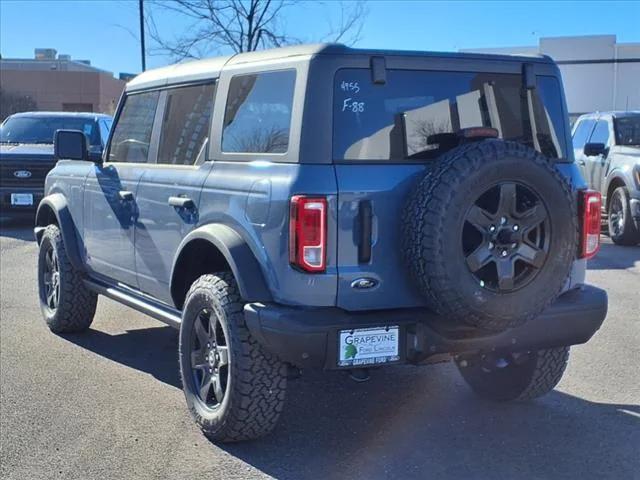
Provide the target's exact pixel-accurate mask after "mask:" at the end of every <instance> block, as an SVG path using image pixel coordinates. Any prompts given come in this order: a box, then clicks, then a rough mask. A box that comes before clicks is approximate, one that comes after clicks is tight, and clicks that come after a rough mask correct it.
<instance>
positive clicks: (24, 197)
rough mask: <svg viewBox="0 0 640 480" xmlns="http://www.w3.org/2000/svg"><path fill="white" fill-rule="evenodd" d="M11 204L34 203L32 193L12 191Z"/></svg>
mask: <svg viewBox="0 0 640 480" xmlns="http://www.w3.org/2000/svg"><path fill="white" fill-rule="evenodd" d="M11 205H33V194H32V193H12V194H11Z"/></svg>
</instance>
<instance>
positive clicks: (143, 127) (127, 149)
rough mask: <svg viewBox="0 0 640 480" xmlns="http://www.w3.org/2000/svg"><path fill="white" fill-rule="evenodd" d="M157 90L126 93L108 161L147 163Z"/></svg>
mask: <svg viewBox="0 0 640 480" xmlns="http://www.w3.org/2000/svg"><path fill="white" fill-rule="evenodd" d="M158 96H159V92H158V91H155V92H144V93H137V94H134V95H128V96H127V97H126V98H125V101H124V106H123V107H122V110H121V111H120V115H119V116H118V120H117V121H116V123H115V125H114V127H113V128H114V131H113V135H112V137H111V145H110V146H109V161H110V162H128V163H146V162H147V161H148V158H149V144H150V142H151V131H152V130H153V119H154V118H155V115H156V107H157V106H158Z"/></svg>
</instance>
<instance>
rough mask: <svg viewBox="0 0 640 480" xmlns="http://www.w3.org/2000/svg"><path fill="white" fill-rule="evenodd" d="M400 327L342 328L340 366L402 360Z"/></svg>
mask: <svg viewBox="0 0 640 480" xmlns="http://www.w3.org/2000/svg"><path fill="white" fill-rule="evenodd" d="M399 338H400V335H399V327H398V326H397V325H394V326H389V327H375V328H358V329H355V330H340V333H339V335H338V352H339V353H338V366H339V367H350V366H361V365H377V364H381V363H389V362H395V361H398V360H400V356H399V354H398V339H399Z"/></svg>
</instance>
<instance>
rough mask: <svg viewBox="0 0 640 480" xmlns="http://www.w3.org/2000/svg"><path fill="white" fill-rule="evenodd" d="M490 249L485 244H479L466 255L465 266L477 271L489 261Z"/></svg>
mask: <svg viewBox="0 0 640 480" xmlns="http://www.w3.org/2000/svg"><path fill="white" fill-rule="evenodd" d="M491 257H492V256H491V250H489V247H488V246H487V245H485V244H482V245H480V246H479V247H478V248H476V249H475V250H474V251H473V252H471V253H470V254H469V256H468V257H467V266H468V267H469V269H470V270H471V271H472V272H474V273H475V272H477V271H478V270H480V269H481V268H482V267H484V266H485V265H487V264H488V263H489V262H490V261H491Z"/></svg>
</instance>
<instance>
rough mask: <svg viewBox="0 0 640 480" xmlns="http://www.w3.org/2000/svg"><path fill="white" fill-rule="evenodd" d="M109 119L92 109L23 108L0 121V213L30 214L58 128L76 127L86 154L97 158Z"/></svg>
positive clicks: (39, 197)
mask: <svg viewBox="0 0 640 480" xmlns="http://www.w3.org/2000/svg"><path fill="white" fill-rule="evenodd" d="M111 122H112V119H111V117H110V116H108V115H101V114H96V113H66V112H24V113H16V114H14V115H11V116H9V117H7V118H6V119H5V121H4V122H2V125H0V217H2V218H3V219H8V218H16V217H27V216H28V217H31V218H33V215H34V213H35V210H36V207H37V205H38V203H39V202H40V200H42V197H43V192H44V180H45V177H46V176H47V173H49V170H51V169H52V168H53V166H54V165H55V160H54V158H53V137H54V135H55V132H56V131H57V130H60V129H73V130H80V131H82V132H83V133H85V134H86V135H87V138H88V139H89V154H90V156H91V157H92V158H96V159H98V158H100V157H101V155H102V149H103V148H104V145H105V144H106V142H107V137H108V135H109V129H110V128H111Z"/></svg>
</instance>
